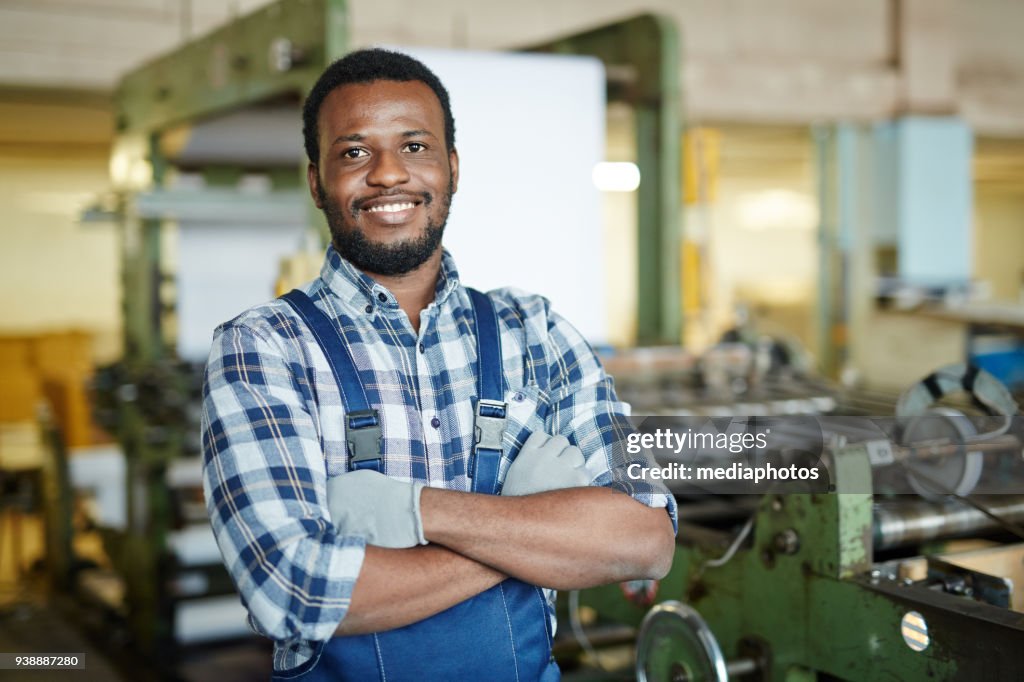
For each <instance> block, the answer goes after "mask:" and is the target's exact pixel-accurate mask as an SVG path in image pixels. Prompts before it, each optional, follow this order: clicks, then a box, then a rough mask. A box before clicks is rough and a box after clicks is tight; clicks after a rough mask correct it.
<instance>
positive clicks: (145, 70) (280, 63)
mask: <svg viewBox="0 0 1024 682" xmlns="http://www.w3.org/2000/svg"><path fill="white" fill-rule="evenodd" d="M347 31H348V26H347V19H346V11H345V2H344V0H279V1H278V2H275V3H273V4H271V5H267V6H266V7H264V8H262V9H260V10H257V11H256V12H253V13H252V14H249V15H247V16H244V17H241V18H239V19H237V20H236V21H233V22H231V23H230V24H228V25H227V26H224V27H222V28H220V29H218V30H216V31H214V32H212V33H210V34H208V35H205V36H203V37H201V38H198V39H196V40H194V41H192V42H190V43H188V44H187V45H184V46H182V47H181V48H179V49H178V50H176V51H174V52H172V53H170V54H167V55H164V56H162V57H159V58H157V59H155V60H153V61H152V62H149V63H148V64H145V65H144V66H141V67H139V68H138V69H135V70H134V71H132V72H130V73H129V74H127V75H126V76H125V77H124V78H123V79H122V80H121V82H120V83H119V84H118V87H117V90H116V93H115V101H116V116H117V118H116V125H117V130H118V131H119V132H129V131H140V130H143V131H155V130H160V129H163V128H166V127H168V126H170V125H173V124H175V123H181V122H187V121H196V120H198V119H202V118H204V117H207V116H211V115H214V114H217V113H220V112H225V111H230V110H233V109H238V108H241V107H244V106H247V105H251V104H255V103H257V102H261V101H264V100H268V99H272V98H275V97H279V96H285V95H287V96H295V97H296V98H297V99H298V98H301V97H302V96H304V95H305V93H306V92H307V91H308V90H309V88H310V86H311V85H312V84H313V83H314V82H315V81H316V79H317V77H319V75H320V73H321V72H322V71H323V69H324V67H325V66H326V65H327V64H329V63H330V62H331V61H333V60H335V59H337V58H338V57H340V56H342V55H343V54H344V53H345V45H346V41H347Z"/></svg>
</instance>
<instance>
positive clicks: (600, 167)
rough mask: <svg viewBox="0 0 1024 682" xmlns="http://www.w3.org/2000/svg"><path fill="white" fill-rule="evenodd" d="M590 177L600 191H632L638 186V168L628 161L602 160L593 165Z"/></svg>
mask: <svg viewBox="0 0 1024 682" xmlns="http://www.w3.org/2000/svg"><path fill="white" fill-rule="evenodd" d="M591 177H592V178H593V179H594V186H595V187H597V188H598V189H599V190H601V191H602V192H632V191H634V190H636V188H637V187H639V186H640V169H639V168H637V167H636V164H635V163H629V162H628V161H625V162H623V161H615V162H613V161H602V162H601V163H599V164H596V165H595V166H594V171H593V173H591Z"/></svg>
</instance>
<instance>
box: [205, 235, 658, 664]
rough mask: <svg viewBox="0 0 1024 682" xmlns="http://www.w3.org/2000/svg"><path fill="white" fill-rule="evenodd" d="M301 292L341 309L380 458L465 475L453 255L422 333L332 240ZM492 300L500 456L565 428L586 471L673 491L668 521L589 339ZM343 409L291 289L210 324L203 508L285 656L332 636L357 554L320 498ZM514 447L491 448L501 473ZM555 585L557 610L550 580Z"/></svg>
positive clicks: (458, 292) (628, 484)
mask: <svg viewBox="0 0 1024 682" xmlns="http://www.w3.org/2000/svg"><path fill="white" fill-rule="evenodd" d="M305 291H306V293H307V294H309V296H310V297H311V298H312V299H313V300H314V302H315V303H316V305H317V306H318V307H320V308H321V309H322V310H323V311H324V312H326V313H327V315H328V316H329V317H330V318H331V319H333V320H336V321H337V323H338V325H339V326H340V328H341V331H342V334H343V336H344V338H345V340H346V341H347V343H348V344H349V348H350V350H351V353H352V357H353V360H354V362H355V365H356V367H357V369H358V371H359V373H360V378H361V380H362V383H363V386H364V388H365V390H366V393H367V398H368V399H369V401H370V404H371V405H372V406H373V407H375V408H377V409H378V410H380V413H381V417H382V422H383V450H384V453H385V461H384V471H385V473H386V474H387V475H388V476H391V477H394V478H397V479H399V480H402V481H413V480H419V481H424V482H426V484H427V485H430V486H434V487H440V488H448V489H452V490H462V491H468V490H470V486H471V481H470V479H469V478H468V477H467V476H466V464H467V462H468V455H469V453H470V451H471V446H472V434H473V398H474V397H475V396H476V393H477V379H476V345H475V344H476V340H475V331H474V329H475V326H474V324H475V323H474V317H473V310H472V306H471V304H470V300H469V295H468V293H467V291H466V289H465V288H464V287H463V286H462V285H461V284H460V283H459V277H458V272H457V271H456V269H455V265H454V263H453V261H452V259H451V256H450V255H449V254H448V253H447V252H445V254H444V259H443V264H442V268H441V274H440V277H439V278H438V282H437V289H436V292H435V298H434V302H433V303H431V304H430V305H429V306H428V307H427V308H426V310H424V311H423V312H422V313H421V315H420V331H419V335H418V336H417V334H416V332H415V331H414V330H413V329H412V326H411V325H410V324H409V321H408V318H407V317H406V315H405V314H404V313H403V312H402V310H401V308H399V306H398V302H397V300H396V299H395V297H394V296H393V295H392V294H391V292H390V291H388V290H387V289H385V288H384V287H383V286H381V285H380V284H378V283H377V282H375V281H374V280H372V279H371V278H369V277H367V276H366V275H364V274H362V273H360V272H359V271H358V270H356V268H355V267H353V266H352V265H351V264H350V263H348V262H347V261H345V260H344V259H342V258H341V257H340V256H339V255H338V254H337V252H336V251H335V250H334V249H333V247H330V248H328V250H327V258H326V261H325V263H324V266H323V269H322V271H321V274H320V278H319V279H317V280H314V281H313V282H311V283H310V284H308V285H307V286H306V287H305ZM491 298H492V300H493V301H494V303H495V308H496V310H497V313H498V317H499V320H500V322H499V325H500V327H501V343H502V355H503V357H502V364H503V370H504V373H505V380H506V382H507V385H508V386H509V391H508V392H507V394H506V396H505V398H506V402H507V403H508V406H509V409H508V422H507V428H506V430H505V436H504V438H505V453H506V455H508V454H512V453H514V452H518V450H519V447H520V446H521V445H522V443H523V442H524V441H525V439H526V437H527V436H528V435H529V434H530V433H531V432H533V431H536V430H542V431H545V432H547V433H549V434H564V435H565V436H567V437H568V438H569V439H570V440H571V441H572V442H573V443H574V444H576V445H578V446H579V448H580V449H581V450H582V451H583V453H584V455H585V456H586V460H587V465H586V466H587V470H588V471H589V472H590V474H591V476H592V481H593V482H592V485H600V486H607V487H611V488H615V489H617V490H621V491H623V492H625V493H627V494H629V495H632V496H633V497H634V498H635V499H637V500H639V501H640V502H642V503H644V504H646V505H649V506H651V507H666V508H667V509H668V512H669V514H670V515H671V517H672V520H673V524H674V523H675V518H676V516H675V502H674V500H673V498H672V496H671V495H670V494H668V492H667V490H665V489H664V488H662V487H660V485H659V484H658V483H657V482H653V483H648V482H645V481H635V480H632V479H630V478H629V477H627V475H626V467H627V466H628V464H629V463H630V462H631V460H630V459H627V456H626V454H625V448H623V447H621V444H622V443H623V442H624V440H623V436H624V433H623V428H628V425H624V423H625V420H624V419H623V418H622V417H624V416H625V415H627V414H628V406H627V405H625V404H624V403H620V402H618V401H617V399H616V397H615V392H614V389H613V387H612V380H611V378H610V377H608V376H607V375H606V374H605V373H604V371H603V369H602V368H601V365H600V363H599V362H598V360H597V358H596V357H595V355H594V352H593V350H592V349H591V348H590V346H589V345H588V344H587V342H586V341H585V340H584V339H583V338H582V337H581V336H580V335H579V333H578V332H577V331H576V330H575V329H573V328H572V327H571V326H570V325H569V324H568V323H567V322H566V321H565V320H564V319H562V318H561V317H559V316H558V315H557V314H555V313H553V312H552V311H551V310H550V307H549V304H548V301H547V300H546V299H544V298H541V297H539V296H532V295H527V294H524V293H522V292H517V291H511V290H499V291H495V292H492V293H491ZM343 415H344V407H343V405H342V401H341V396H340V393H339V390H338V387H337V384H336V383H335V381H334V378H333V376H332V374H331V370H330V367H329V365H328V364H327V360H326V358H325V356H324V355H323V353H322V352H321V350H320V347H319V346H318V345H317V343H316V341H315V340H314V339H313V337H312V335H311V334H310V332H309V330H308V329H306V327H305V326H304V325H303V324H302V323H301V322H300V321H298V319H297V318H296V317H295V315H294V313H293V312H292V309H291V308H290V307H289V306H288V305H287V304H286V303H285V302H284V301H281V300H276V301H272V302H270V303H266V304H263V305H260V306H256V307H255V308H251V309H250V310H248V311H246V312H245V313H243V314H242V315H240V316H238V317H236V318H235V319H233V320H231V321H230V322H227V323H225V324H223V325H221V326H220V327H218V328H217V330H216V332H215V333H214V339H213V348H212V350H211V353H210V359H209V363H208V365H207V368H206V377H205V384H204V388H203V420H202V431H203V432H202V441H203V483H204V491H205V493H206V503H207V509H208V512H209V514H210V520H211V522H212V525H213V531H214V535H215V536H216V538H217V543H218V545H219V546H220V550H221V554H222V556H223V558H224V563H225V565H226V566H227V568H228V570H229V571H230V573H231V575H232V577H233V579H234V581H235V584H236V586H237V587H238V591H239V593H240V594H241V597H242V602H243V603H244V604H245V606H246V608H247V609H248V611H249V623H250V626H251V627H252V628H253V629H254V630H255V631H257V632H258V633H260V634H262V635H265V636H267V637H270V638H271V639H273V640H274V641H275V651H274V668H275V669H276V670H279V671H280V670H286V669H289V668H292V667H295V666H297V665H300V664H301V663H303V662H304V661H306V660H308V659H309V658H310V657H311V656H313V655H314V654H315V652H316V650H317V647H318V646H320V643H322V642H325V641H327V640H329V639H330V638H331V637H332V635H333V634H334V631H335V629H336V628H337V627H338V624H339V622H340V621H341V620H342V618H344V617H345V613H346V611H347V609H348V606H349V601H350V599H351V596H352V589H353V587H354V585H355V582H356V579H357V577H358V575H359V570H360V568H361V566H362V562H363V555H364V546H365V541H364V539H363V538H362V537H359V536H355V535H345V534H343V533H341V532H339V531H338V529H336V528H335V527H334V525H333V524H332V523H331V519H330V515H329V512H328V510H327V495H326V482H327V479H328V478H329V477H332V476H338V475H340V474H342V473H344V472H345V471H346V470H347V466H348V462H347V459H348V458H347V454H346V446H345V434H344V427H343V424H344V421H343ZM613 445H616V446H615V447H613ZM632 460H635V461H643V460H642V459H640V458H639V457H633V458H632ZM510 461H511V460H510V459H508V458H507V456H503V457H502V462H501V467H500V472H499V476H500V477H501V479H502V480H503V479H504V476H505V472H506V471H507V470H508V465H509V463H510ZM548 598H549V603H551V604H552V608H551V614H552V619H553V618H554V609H553V599H554V593H553V592H550V591H549V592H548Z"/></svg>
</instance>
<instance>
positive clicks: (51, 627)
mask: <svg viewBox="0 0 1024 682" xmlns="http://www.w3.org/2000/svg"><path fill="white" fill-rule="evenodd" d="M95 542H98V539H97V538H89V537H85V538H76V552H78V553H79V554H80V555H81V554H86V555H88V554H89V553H90V547H89V546H90V544H91V543H95ZM43 546H44V541H43V524H42V521H41V520H40V519H39V517H38V516H36V515H34V514H24V513H19V512H15V511H12V510H10V509H0V653H50V654H56V653H75V654H85V661H86V668H85V670H62V671H59V672H57V671H51V672H49V673H48V672H44V671H38V670H24V671H13V670H2V671H0V679H3V680H4V682H7V681H8V680H10V681H11V682H18V681H19V680H25V681H26V682H40V681H43V680H45V681H48V680H57V679H59V680H83V681H90V682H91V681H92V680H95V681H96V682H157V681H162V680H168V679H172V680H177V681H179V682H251V680H260V679H268V678H269V671H270V644H269V642H266V641H264V640H261V639H259V638H256V637H253V638H250V639H246V640H241V641H235V642H230V643H219V644H217V645H211V646H206V647H191V648H189V649H186V650H184V651H182V652H181V654H180V656H179V660H178V661H177V663H176V664H175V665H173V666H172V665H168V664H167V662H166V661H153V660H152V659H147V658H144V657H141V656H139V655H138V654H136V653H135V652H134V651H133V650H132V649H131V647H130V646H129V645H128V643H127V642H124V641H120V640H119V638H118V636H117V635H116V630H115V629H114V628H107V627H104V623H103V622H102V621H101V620H98V618H97V616H98V614H96V613H94V612H91V611H89V610H88V609H85V608H83V607H82V605H81V604H80V603H79V602H78V601H77V600H76V599H74V598H73V597H71V596H70V595H67V594H62V593H57V592H54V591H53V590H51V589H50V586H49V584H48V581H47V580H46V578H45V576H44V574H43V571H42V568H41V566H42V562H41V558H42V557H43V551H44V550H43Z"/></svg>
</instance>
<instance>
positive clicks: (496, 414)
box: [469, 398, 508, 477]
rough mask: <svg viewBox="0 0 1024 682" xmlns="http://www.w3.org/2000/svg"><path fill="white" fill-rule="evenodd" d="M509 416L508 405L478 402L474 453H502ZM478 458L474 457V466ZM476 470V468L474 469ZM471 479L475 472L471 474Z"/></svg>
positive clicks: (495, 401)
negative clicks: (491, 451)
mask: <svg viewBox="0 0 1024 682" xmlns="http://www.w3.org/2000/svg"><path fill="white" fill-rule="evenodd" d="M507 414H508V403H503V402H500V401H498V400H485V399H483V398H481V399H479V400H477V402H476V414H475V415H474V417H473V431H474V434H475V443H474V445H473V453H474V455H476V454H477V453H479V452H480V450H494V451H496V452H498V453H501V452H502V442H503V441H504V438H505V421H506V418H507V417H506V415H507ZM475 463H476V457H475V456H474V457H473V464H474V465H475ZM474 468H475V467H474ZM469 475H470V476H471V477H472V475H473V472H472V471H471V472H470V474H469Z"/></svg>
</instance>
